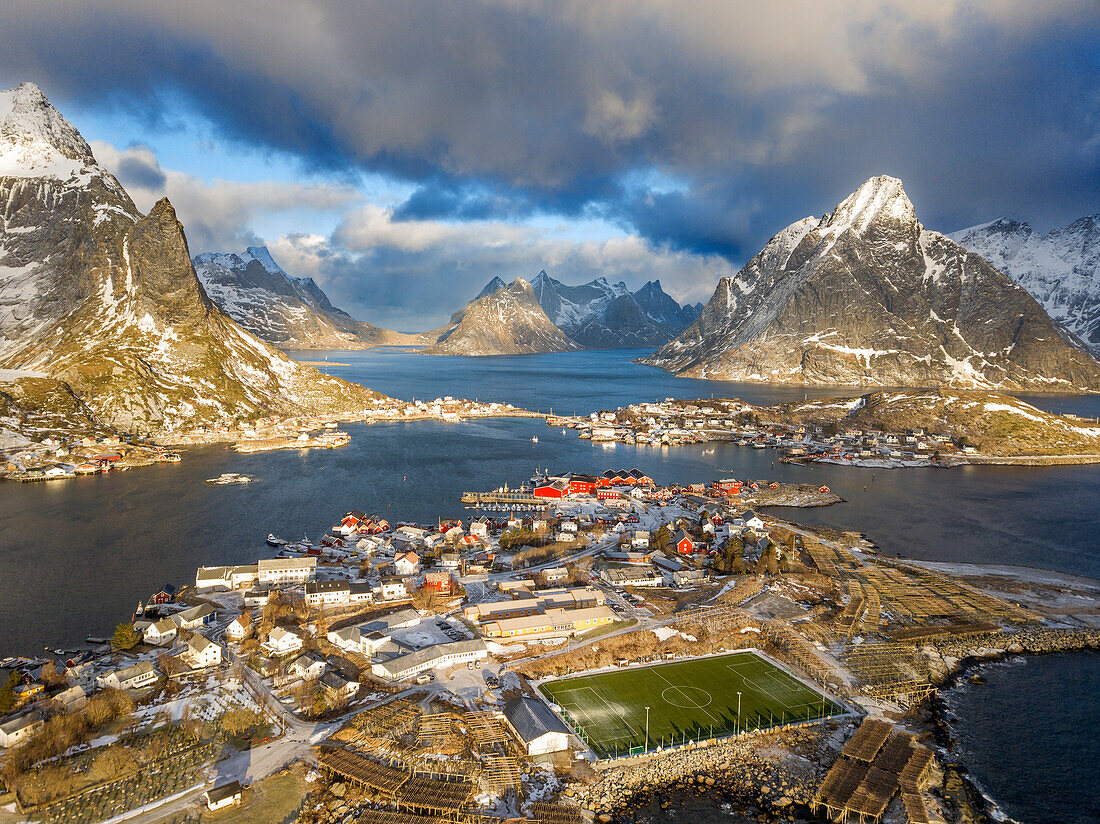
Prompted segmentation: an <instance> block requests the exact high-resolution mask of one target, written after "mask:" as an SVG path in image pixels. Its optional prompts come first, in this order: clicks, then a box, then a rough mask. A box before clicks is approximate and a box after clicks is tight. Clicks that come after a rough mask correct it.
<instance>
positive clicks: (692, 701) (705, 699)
mask: <svg viewBox="0 0 1100 824" xmlns="http://www.w3.org/2000/svg"><path fill="white" fill-rule="evenodd" d="M670 696H671V697H670ZM661 698H662V699H664V702H665V703H666V704H671V705H672V706H674V707H680V709H685V710H701V709H702V708H703V707H705V706H707V705H708V704H710V702H711V701H712V700H713V699H712V698H711V695H710V693H709V692H707V691H706V690H705V689H703V688H702V687H666V688H665V689H664V690H663V691H662V692H661ZM674 699H678V700H674Z"/></svg>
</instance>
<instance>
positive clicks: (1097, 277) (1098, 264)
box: [950, 214, 1100, 355]
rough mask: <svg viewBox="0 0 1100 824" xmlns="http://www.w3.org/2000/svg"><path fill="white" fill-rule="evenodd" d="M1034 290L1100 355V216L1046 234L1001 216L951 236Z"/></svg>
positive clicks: (1058, 318) (1053, 314) (1049, 309)
mask: <svg viewBox="0 0 1100 824" xmlns="http://www.w3.org/2000/svg"><path fill="white" fill-rule="evenodd" d="M950 237H951V239H952V240H955V241H957V242H958V243H961V244H962V245H963V246H965V247H966V248H967V249H969V250H970V251H972V252H976V253H977V254H979V255H981V256H982V257H984V258H985V259H986V260H988V261H989V262H990V263H992V264H993V265H994V266H995V267H997V268H998V269H1000V270H1001V271H1002V272H1004V273H1005V274H1007V275H1008V276H1009V277H1011V278H1012V279H1013V280H1014V281H1016V282H1017V283H1018V284H1020V285H1021V286H1022V287H1024V288H1025V289H1026V290H1027V291H1028V292H1030V293H1031V295H1032V297H1034V298H1035V299H1036V300H1037V301H1039V303H1041V304H1042V306H1043V308H1044V309H1046V311H1047V314H1049V315H1050V316H1051V317H1052V318H1054V319H1055V320H1056V321H1058V322H1059V323H1061V324H1062V325H1063V326H1065V327H1066V328H1067V329H1069V330H1070V331H1071V332H1073V333H1074V334H1075V335H1077V337H1079V338H1080V339H1081V340H1082V341H1083V342H1084V344H1085V345H1086V346H1087V347H1089V349H1090V350H1091V351H1092V353H1093V354H1094V355H1100V214H1096V215H1089V216H1088V217H1083V218H1080V219H1079V220H1075V221H1073V223H1071V224H1069V225H1068V226H1063V227H1061V228H1059V229H1054V230H1052V231H1050V232H1047V233H1046V234H1045V235H1044V234H1042V233H1040V232H1036V231H1033V230H1032V228H1031V226H1029V225H1028V224H1026V223H1018V222H1017V221H1015V220H1008V219H1007V218H1001V219H1000V220H995V221H993V222H992V223H984V224H982V225H981V226H971V227H970V228H969V229H963V230H962V231H959V232H954V233H952V234H951V235H950Z"/></svg>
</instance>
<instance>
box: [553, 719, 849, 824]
mask: <svg viewBox="0 0 1100 824" xmlns="http://www.w3.org/2000/svg"><path fill="white" fill-rule="evenodd" d="M846 725H847V722H844V721H829V722H827V723H826V724H825V725H824V726H823V725H821V724H814V725H810V726H802V727H795V728H788V729H782V730H771V731H766V732H754V733H745V734H743V735H741V736H738V737H736V738H728V739H724V740H721V741H716V742H711V743H701V744H699V745H696V746H694V747H687V748H685V749H680V750H676V751H673V752H669V753H665V754H659V755H655V756H654V755H651V756H648V757H644V758H638V759H634V760H632V761H629V762H626V763H623V764H617V765H615V766H609V767H606V768H605V769H603V770H602V771H601V772H600V774H599V777H598V778H597V779H596V780H595V781H594V782H593V783H591V784H588V785H586V786H582V787H579V788H570V789H569V790H567V791H566V794H567V795H572V796H573V797H574V798H575V800H576V801H578V802H579V803H580V804H581V806H582V807H584V808H585V809H587V810H589V811H591V813H592V815H593V817H594V819H595V820H596V821H600V822H625V821H630V820H632V819H633V816H632V812H633V811H634V810H636V809H637V808H638V807H639V806H641V805H642V804H644V803H646V802H647V801H648V800H649V799H653V798H657V799H659V800H660V804H661V806H662V808H667V807H668V806H669V805H671V804H672V803H674V802H673V800H672V799H671V796H675V795H678V794H683V793H685V792H691V791H695V792H700V793H701V792H712V793H716V794H719V795H720V796H722V798H723V799H724V800H726V801H728V802H730V803H731V804H733V805H734V806H736V807H738V808H742V809H744V810H745V811H746V812H751V813H752V814H754V815H762V816H765V819H764V820H780V819H786V818H788V817H789V816H790V815H791V814H792V813H802V814H805V815H808V814H809V803H810V799H811V797H812V796H813V794H814V791H815V790H816V788H817V783H818V781H819V779H820V775H821V773H820V772H819V767H818V766H817V765H818V764H822V763H826V766H827V765H828V764H831V763H832V761H833V760H835V758H836V752H832V755H831V757H830V756H829V752H830V751H832V748H831V747H830V746H829V740H830V739H831V738H832V737H833V736H835V735H836V733H837V731H838V730H839V729H841V728H843V727H844V726H846Z"/></svg>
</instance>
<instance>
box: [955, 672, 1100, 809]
mask: <svg viewBox="0 0 1100 824" xmlns="http://www.w3.org/2000/svg"><path fill="white" fill-rule="evenodd" d="M979 671H980V672H981V674H982V675H983V676H984V677H985V679H986V683H985V684H983V685H981V686H972V685H970V684H965V685H960V686H956V687H955V688H953V689H951V690H948V691H947V692H945V693H943V694H942V695H941V698H942V700H943V703H944V705H945V706H946V708H947V714H948V717H949V718H950V719H953V720H952V721H951V722H950V726H951V728H952V732H953V735H954V738H955V740H956V742H955V745H954V747H953V748H952V749H951V751H950V752H949V757H950V758H952V759H954V760H958V761H961V762H962V763H964V764H966V765H967V766H968V768H969V771H970V777H971V779H972V780H973V781H974V783H975V784H976V785H977V786H978V787H980V788H981V789H982V792H983V793H985V794H987V795H988V796H990V797H991V798H993V799H994V800H995V803H996V806H997V808H998V814H999V815H1003V816H1007V817H1008V818H1009V819H1011V820H1013V821H1029V822H1030V821H1057V822H1060V824H1092V823H1093V822H1096V821H1100V790H1098V789H1097V786H1096V755H1097V747H1096V744H1095V743H1094V738H1095V732H1096V730H1097V729H1100V701H1098V700H1097V691H1098V689H1100V687H1098V685H1100V653H1097V652H1087V653H1073V654H1059V655H1048V656H1044V657H1041V658H1022V657H1021V658H1011V659H1009V660H1006V661H1002V662H998V663H996V664H988V665H985V666H982V667H981V668H980V670H979ZM1079 747H1083V749H1079Z"/></svg>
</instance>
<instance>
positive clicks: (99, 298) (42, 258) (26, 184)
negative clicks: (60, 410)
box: [0, 83, 378, 434]
mask: <svg viewBox="0 0 1100 824" xmlns="http://www.w3.org/2000/svg"><path fill="white" fill-rule="evenodd" d="M0 204H2V206H0V369H11V370H32V371H34V372H37V373H44V374H45V375H47V376H48V377H49V378H52V379H56V380H59V381H64V382H66V383H67V384H68V385H69V386H70V387H71V388H72V390H73V391H74V392H75V393H76V395H77V396H78V398H79V399H80V400H81V401H82V402H84V403H86V404H87V407H88V408H89V409H91V410H92V412H93V413H94V414H95V415H96V416H98V418H99V419H100V420H102V421H103V422H105V423H107V424H109V425H112V426H115V427H119V428H122V429H126V430H131V431H132V430H141V431H148V432H153V433H159V434H163V433H170V432H179V431H182V430H190V429H192V428H193V427H195V426H197V425H202V424H207V423H211V422H215V421H225V420H230V421H232V420H240V419H247V418H250V417H257V416H258V415H262V414H268V413H286V414H295V413H300V412H306V411H309V412H313V413H321V414H324V413H328V412H332V413H336V412H346V411H350V410H356V409H362V408H365V407H367V406H369V405H370V404H371V403H372V401H373V399H374V398H376V397H378V396H377V394H376V393H373V392H371V391H370V390H367V389H364V388H363V387H361V386H356V385H354V384H348V383H347V382H345V381H342V380H339V379H336V378H328V377H326V376H324V375H322V374H321V373H320V372H318V371H317V370H315V369H312V368H309V367H304V366H301V365H299V364H296V363H295V362H293V361H291V360H290V359H289V358H287V357H286V356H285V355H283V354H282V353H281V352H279V351H278V350H276V349H274V348H272V347H271V346H269V345H268V344H266V343H265V342H263V341H262V340H259V339H258V338H256V337H255V336H253V335H251V334H249V333H248V332H246V331H244V330H243V329H241V328H240V327H239V326H238V325H237V324H236V323H234V322H233V320H232V319H231V318H230V317H229V316H228V315H226V314H225V313H224V312H222V311H221V310H220V309H219V308H218V307H217V306H215V305H214V304H213V303H212V302H211V300H210V298H209V297H208V296H207V294H206V292H205V291H204V289H203V287H202V284H201V283H200V282H199V280H198V278H197V276H196V275H195V270H194V268H193V267H192V265H191V260H190V255H189V254H188V249H187V240H186V238H185V236H184V232H183V226H182V225H180V223H179V221H178V220H177V219H176V214H175V211H174V210H173V209H172V206H171V204H170V203H169V202H168V200H167V199H163V200H161V201H159V202H158V203H157V204H156V205H155V206H154V207H153V208H152V210H151V211H150V212H149V214H147V215H142V214H141V213H140V212H139V211H138V209H137V208H136V207H135V206H134V203H133V201H131V199H130V197H129V196H128V195H127V194H126V192H125V190H124V189H123V188H122V186H121V185H120V184H119V182H118V181H117V180H116V179H115V178H114V176H113V175H111V174H110V173H109V172H107V171H106V170H105V169H103V168H102V167H101V166H99V164H98V163H97V162H96V160H95V158H94V157H93V155H92V151H91V149H90V147H89V146H88V144H87V143H86V142H85V141H84V139H83V138H82V137H81V136H80V134H79V132H77V130H76V129H75V128H74V127H73V126H72V124H70V123H69V122H68V121H67V120H65V118H64V117H62V116H61V114H60V113H59V112H58V111H57V110H56V109H55V108H54V107H53V106H52V105H50V103H49V101H48V100H47V99H46V97H45V96H44V95H43V94H42V92H41V91H40V90H39V89H38V87H37V86H35V85H33V84H30V83H24V84H23V85H21V86H19V87H17V88H15V89H11V90H8V91H3V92H0Z"/></svg>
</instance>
